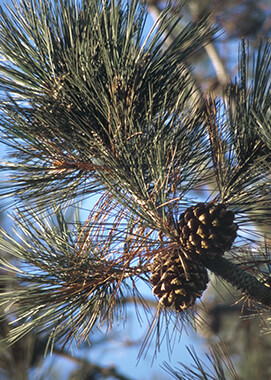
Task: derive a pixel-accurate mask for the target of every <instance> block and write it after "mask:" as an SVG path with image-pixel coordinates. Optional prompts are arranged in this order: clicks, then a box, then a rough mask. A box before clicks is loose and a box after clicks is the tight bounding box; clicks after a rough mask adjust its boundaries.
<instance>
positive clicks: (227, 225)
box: [178, 203, 238, 257]
mask: <svg viewBox="0 0 271 380" xmlns="http://www.w3.org/2000/svg"><path fill="white" fill-rule="evenodd" d="M233 221H234V213H233V212H232V211H229V210H226V206H225V205H223V204H219V205H214V204H205V203H198V204H197V205H196V206H193V207H189V208H188V209H187V210H186V211H185V212H184V213H182V214H181V216H180V219H179V223H178V227H179V234H180V242H181V244H182V246H183V247H185V249H186V250H188V251H189V252H191V253H197V254H200V255H205V256H206V255H207V256H208V257H215V256H217V255H223V253H224V252H225V251H226V250H229V249H230V248H231V246H232V243H233V241H234V239H235V238H236V236H237V233H236V231H237V229H238V226H237V224H236V223H234V222H233Z"/></svg>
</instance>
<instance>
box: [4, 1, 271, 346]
mask: <svg viewBox="0 0 271 380" xmlns="http://www.w3.org/2000/svg"><path fill="white" fill-rule="evenodd" d="M145 19H146V8H145V6H144V5H142V4H141V3H139V2H137V1H129V2H127V3H125V4H122V3H120V2H117V1H111V2H110V1H99V0H83V1H82V2H80V4H78V3H77V2H76V1H75V0H57V1H51V0H22V1H21V2H20V3H14V7H13V9H10V10H9V11H6V10H5V9H3V8H0V52H1V57H2V59H1V65H0V70H1V78H0V88H1V90H2V92H3V94H4V95H3V96H2V101H1V117H2V118H1V122H0V123H1V128H2V141H3V142H4V143H5V144H6V145H7V146H8V147H9V148H10V156H9V161H8V162H3V163H2V164H1V170H2V171H3V172H5V171H7V170H8V171H9V173H10V172H11V174H10V176H9V177H8V178H7V179H6V180H4V181H3V182H2V185H1V193H2V196H3V197H6V198H8V199H9V200H11V202H13V203H14V205H15V206H16V207H15V208H14V212H13V219H14V225H15V228H16V234H17V237H14V236H12V235H10V234H8V233H7V232H6V231H5V230H4V229H2V231H1V237H0V247H1V249H3V250H5V251H6V252H8V253H9V254H10V255H12V256H13V257H14V259H16V261H17V262H18V263H19V264H18V265H17V264H16V265H15V264H14V265H13V264H10V263H8V262H6V261H5V260H4V259H2V260H1V264H2V266H3V268H4V269H5V271H7V272H9V273H10V275H12V276H14V275H15V277H16V281H17V282H18V288H17V289H16V291H15V290H14V289H13V290H12V291H10V292H4V293H2V294H1V305H2V307H5V308H8V310H10V318H11V321H12V322H13V323H15V327H14V328H13V329H11V330H10V333H9V335H8V337H7V338H6V339H7V341H8V342H9V343H10V344H12V343H14V342H16V341H17V340H18V339H20V338H22V337H23V336H24V335H26V334H27V333H28V332H29V331H32V330H34V331H38V332H40V333H43V334H45V333H46V332H48V331H50V337H49V340H48V348H49V347H53V345H54V343H55V342H56V341H57V342H59V343H61V344H62V345H63V346H64V347H65V346H66V345H67V344H69V343H70V342H71V341H72V340H75V341H76V342H78V343H80V342H83V341H85V340H87V338H88V335H89V333H90V332H91V330H92V328H93V327H94V326H97V325H99V324H103V323H105V322H106V323H108V326H111V325H112V323H113V321H114V320H115V319H116V318H122V317H123V313H124V309H125V307H124V304H123V302H122V299H123V296H127V295H128V296H131V297H134V299H136V298H137V299H138V298H139V299H141V295H140V289H139V287H138V280H141V281H144V282H145V283H146V284H148V285H149V286H151V287H152V289H153V293H154V294H155V295H156V296H157V299H158V301H159V302H158V307H157V313H156V319H155V321H154V328H155V326H156V327H157V336H158V338H157V339H158V343H159V326H160V319H161V318H166V320H167V318H168V316H169V315H170V317H172V316H173V317H174V318H176V321H180V322H181V323H183V322H188V323H189V322H193V319H194V318H195V314H194V306H195V304H196V301H198V300H200V297H201V295H202V294H203V292H204V290H205V289H206V287H207V284H208V273H207V270H209V271H211V272H213V273H215V274H216V275H217V276H219V277H221V278H223V279H224V280H226V281H228V282H229V283H230V284H232V285H233V286H235V287H236V288H237V289H239V290H240V293H241V294H242V297H243V299H244V300H245V301H249V302H256V303H258V304H259V307H260V308H261V310H262V311H264V310H266V313H268V310H269V309H270V305H271V289H270V254H269V246H270V232H269V225H270V222H271V217H270V215H271V214H270V213H271V202H270V169H269V167H270V149H271V140H270V133H269V132H270V95H271V93H270V60H271V45H270V42H262V43H261V44H260V45H259V48H258V52H257V57H256V59H255V62H254V65H253V68H252V69H253V80H252V81H251V82H249V80H248V70H249V69H250V68H249V67H248V62H249V60H248V50H247V47H246V44H245V42H243V44H242V46H241V52H240V67H239V75H238V76H237V77H236V79H235V80H234V81H233V82H232V83H231V85H230V86H228V88H227V89H226V90H225V93H224V96H223V98H221V99H216V98H215V97H214V96H212V95H211V94H209V95H208V96H206V95H203V94H202V93H201V92H200V91H197V86H196V84H195V81H194V79H193V76H192V72H191V68H190V66H189V63H188V62H189V60H190V58H191V57H192V56H193V55H195V54H196V53H197V52H198V51H199V50H200V49H201V48H202V47H203V46H205V45H206V44H208V43H209V42H210V41H212V39H213V38H214V36H215V34H216V32H217V29H216V28H214V27H212V26H211V22H210V17H209V16H208V15H207V14H202V15H201V17H199V18H198V19H197V21H196V22H193V23H189V24H187V25H186V26H185V27H184V28H183V30H182V31H180V32H178V34H177V35H176V37H175V38H174V40H173V41H170V43H168V41H169V40H170V35H171V33H172V32H174V31H175V30H176V26H177V25H178V23H179V21H180V16H179V9H178V7H177V8H174V10H173V9H172V8H166V9H165V10H164V11H163V12H162V14H161V16H160V18H159V20H158V21H157V23H156V24H155V26H154V28H153V30H152V31H151V32H150V33H149V35H148V36H147V37H146V38H145V39H144V36H143V32H144V25H145ZM206 189H207V190H206ZM206 193H207V195H206ZM97 194H98V195H99V200H98V201H97V203H96V204H95V206H94V207H93V208H92V209H91V210H89V215H88V217H87V218H86V220H84V221H82V217H81V215H80V204H81V202H82V200H84V205H85V204H86V200H87V199H88V198H89V197H91V196H93V195H96V196H97ZM84 207H85V206H84ZM73 210H75V211H74V212H73ZM255 227H257V231H258V232H255V231H256V230H255ZM142 304H143V307H144V300H142ZM135 306H136V302H135ZM145 308H146V310H147V307H146V305H145ZM15 311H16V315H17V319H16V321H15V322H14V321H13V320H12V315H13V313H14V312H15Z"/></svg>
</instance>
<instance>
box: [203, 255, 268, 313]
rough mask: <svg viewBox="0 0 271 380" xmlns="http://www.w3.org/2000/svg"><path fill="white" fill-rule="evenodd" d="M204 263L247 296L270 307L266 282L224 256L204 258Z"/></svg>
mask: <svg viewBox="0 0 271 380" xmlns="http://www.w3.org/2000/svg"><path fill="white" fill-rule="evenodd" d="M204 264H205V265H206V267H207V268H208V269H210V270H211V271H212V272H214V273H215V274H216V275H218V276H220V277H221V278H223V279H224V280H226V281H228V282H229V283H230V284H231V285H233V286H235V287H236V288H237V289H239V290H241V292H242V293H244V294H246V295H248V296H249V298H251V299H253V300H256V301H257V302H260V303H262V304H263V305H265V306H267V307H271V288H270V286H269V285H268V283H264V282H261V281H259V280H257V279H256V278H255V277H254V276H252V275H251V274H249V273H248V272H246V271H244V270H243V269H242V268H240V266H238V265H237V264H234V263H232V262H230V261H229V260H227V259H225V258H224V257H217V258H215V259H213V260H208V259H205V260H204Z"/></svg>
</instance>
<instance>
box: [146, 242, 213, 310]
mask: <svg viewBox="0 0 271 380" xmlns="http://www.w3.org/2000/svg"><path fill="white" fill-rule="evenodd" d="M179 254H180V252H179V250H178V249H175V250H173V251H168V252H166V253H165V254H163V253H157V254H156V255H155V257H154V261H153V264H152V268H151V272H152V275H151V278H150V282H151V284H152V291H153V293H154V294H155V295H156V296H157V297H158V298H159V302H160V303H161V304H162V305H164V306H166V307H173V308H174V309H175V310H176V311H182V310H185V309H187V308H188V307H190V306H193V305H194V304H195V301H196V298H198V297H200V296H201V295H202V292H203V291H204V290H205V289H206V287H207V283H208V274H207V271H206V269H205V267H204V266H203V265H202V264H201V263H200V262H198V261H197V260H193V259H184V258H182V261H183V262H184V265H185V270H184V268H183V265H182V262H181V260H180V256H179Z"/></svg>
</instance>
